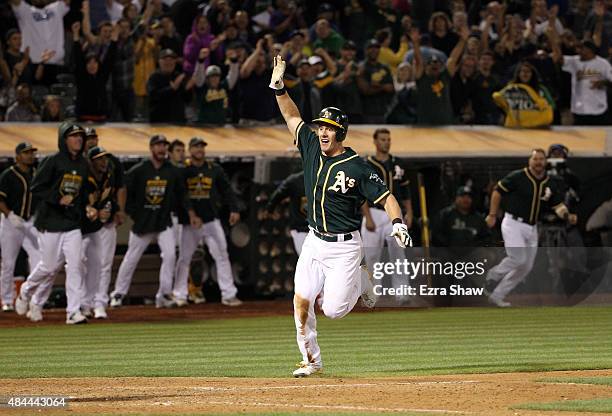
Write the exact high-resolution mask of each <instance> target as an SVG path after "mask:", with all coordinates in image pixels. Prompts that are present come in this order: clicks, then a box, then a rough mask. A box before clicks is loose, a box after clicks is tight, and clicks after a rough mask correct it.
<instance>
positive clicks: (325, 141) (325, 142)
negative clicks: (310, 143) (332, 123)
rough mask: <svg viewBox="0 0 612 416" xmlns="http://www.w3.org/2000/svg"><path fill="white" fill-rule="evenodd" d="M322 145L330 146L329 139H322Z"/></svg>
mask: <svg viewBox="0 0 612 416" xmlns="http://www.w3.org/2000/svg"><path fill="white" fill-rule="evenodd" d="M321 144H329V139H328V138H327V137H321Z"/></svg>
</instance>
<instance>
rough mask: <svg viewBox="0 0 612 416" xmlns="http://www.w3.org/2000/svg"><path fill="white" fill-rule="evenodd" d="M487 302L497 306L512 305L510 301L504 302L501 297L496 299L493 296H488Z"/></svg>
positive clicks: (505, 306) (506, 306) (507, 306)
mask: <svg viewBox="0 0 612 416" xmlns="http://www.w3.org/2000/svg"><path fill="white" fill-rule="evenodd" d="M489 303H491V304H493V305H495V306H497V307H498V308H509V307H510V306H512V304H511V303H510V302H506V301H505V300H503V299H498V298H495V297H493V296H489Z"/></svg>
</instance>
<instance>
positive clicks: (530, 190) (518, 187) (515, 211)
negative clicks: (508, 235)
mask: <svg viewBox="0 0 612 416" xmlns="http://www.w3.org/2000/svg"><path fill="white" fill-rule="evenodd" d="M496 189H497V190H498V191H499V192H500V193H501V194H502V196H503V198H502V203H503V206H504V209H505V210H506V212H508V213H510V214H512V215H514V216H516V217H520V218H522V219H523V220H524V221H525V222H527V223H528V224H531V225H534V224H536V223H537V221H538V217H539V215H540V209H541V207H542V205H543V204H550V205H551V206H552V207H553V209H554V208H556V207H557V206H559V204H561V203H562V202H563V200H562V197H563V195H562V194H561V193H560V192H559V189H557V187H556V186H555V184H554V182H551V181H550V178H549V177H548V176H544V177H543V178H542V179H538V178H536V177H535V176H533V175H532V174H531V172H529V169H528V168H523V169H519V170H515V171H513V172H510V173H509V174H508V175H507V176H506V177H505V178H503V179H502V180H500V181H499V182H497V187H496Z"/></svg>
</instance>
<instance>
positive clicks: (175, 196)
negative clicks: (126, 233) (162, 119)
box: [110, 135, 197, 308]
mask: <svg viewBox="0 0 612 416" xmlns="http://www.w3.org/2000/svg"><path fill="white" fill-rule="evenodd" d="M168 144H169V143H168V140H167V139H166V137H165V136H163V135H155V136H153V137H151V139H150V140H149V149H150V151H151V157H150V158H149V159H148V160H143V161H142V162H140V163H138V164H137V165H136V166H134V167H132V168H131V169H130V170H129V171H128V172H127V174H126V178H125V179H126V180H125V182H126V186H127V190H128V199H127V205H126V211H127V213H128V214H129V215H130V217H132V220H134V225H133V226H132V230H131V231H130V237H129V240H128V249H127V252H126V253H125V256H124V257H123V261H122V262H121V266H119V271H118V273H117V280H116V281H115V290H114V291H113V292H112V293H111V304H110V305H111V307H119V306H121V305H122V304H123V298H124V297H125V295H126V294H127V292H128V290H129V288H130V283H131V281H132V276H133V275H134V271H135V270H136V266H137V265H138V261H139V260H140V257H142V254H143V253H144V251H145V250H146V248H147V246H148V245H149V244H150V243H151V242H152V241H154V240H157V244H158V246H159V248H160V250H161V258H162V264H161V268H160V270H159V290H158V291H157V294H156V296H155V306H156V307H157V308H172V307H175V306H176V303H175V301H174V299H173V298H172V283H173V277H174V267H175V265H176V264H175V263H176V251H175V245H176V242H175V237H174V233H173V231H172V220H171V219H170V212H171V211H172V209H173V208H174V207H175V206H176V204H178V203H179V202H177V201H178V200H181V201H182V203H183V204H184V206H185V207H187V208H186V209H188V210H189V216H190V219H191V221H192V222H191V223H192V224H197V222H196V219H195V213H194V212H193V210H192V209H190V208H189V199H188V198H185V191H184V187H183V181H182V178H181V174H180V171H179V170H178V169H177V168H176V167H174V166H173V165H172V163H170V161H168V159H167V155H168Z"/></svg>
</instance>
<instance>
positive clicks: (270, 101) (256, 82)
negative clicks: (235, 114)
mask: <svg viewBox="0 0 612 416" xmlns="http://www.w3.org/2000/svg"><path fill="white" fill-rule="evenodd" d="M264 42H265V41H264V39H259V40H258V41H257V46H256V47H255V49H254V50H253V52H252V53H251V55H249V57H248V58H247V59H246V61H244V63H243V64H242V66H241V67H240V95H241V97H240V99H239V102H240V109H239V113H240V124H263V125H265V124H272V123H273V122H274V119H275V118H276V116H277V115H278V110H277V109H278V107H277V105H276V102H275V97H274V96H273V95H272V94H270V92H269V91H268V89H269V88H268V84H269V82H270V77H271V76H272V70H271V69H270V66H269V64H268V60H267V57H266V53H265V51H264ZM252 103H257V105H252Z"/></svg>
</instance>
